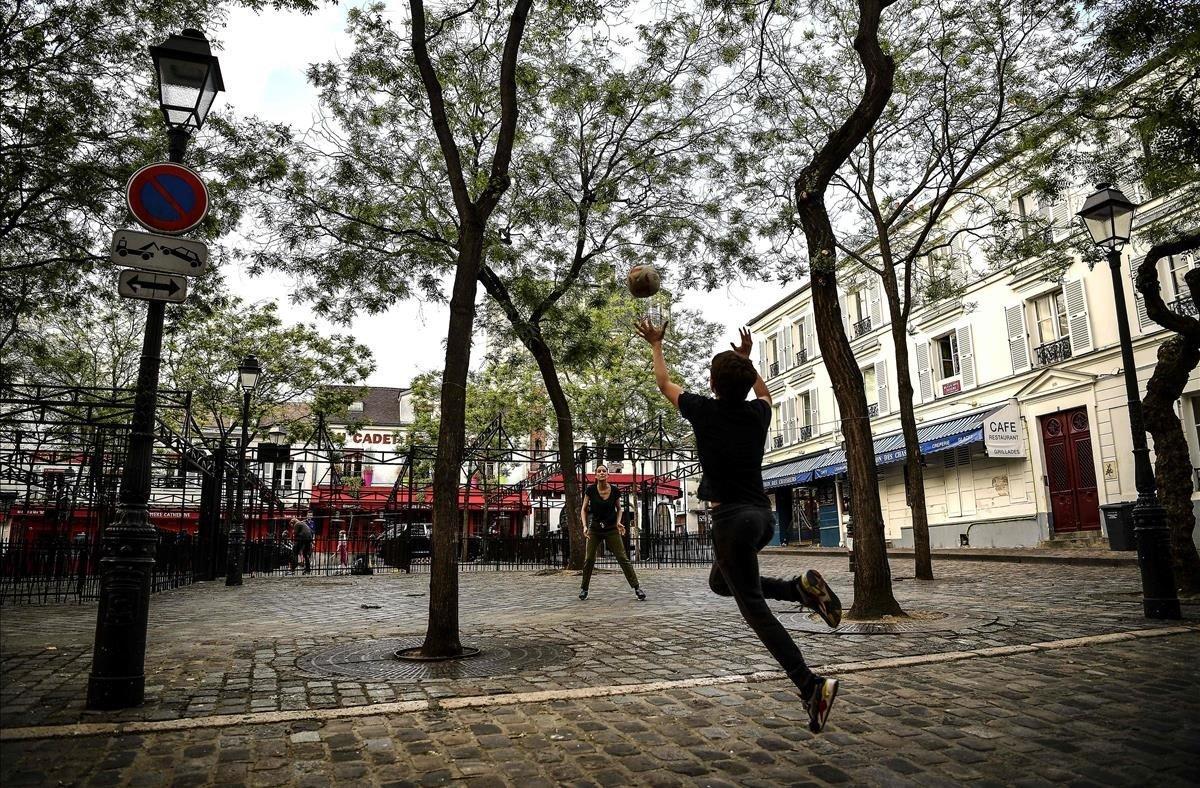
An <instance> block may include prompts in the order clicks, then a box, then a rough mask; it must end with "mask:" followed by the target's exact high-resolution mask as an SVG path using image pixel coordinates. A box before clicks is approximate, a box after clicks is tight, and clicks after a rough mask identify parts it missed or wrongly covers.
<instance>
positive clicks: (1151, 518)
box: [1079, 183, 1180, 619]
mask: <svg viewBox="0 0 1200 788" xmlns="http://www.w3.org/2000/svg"><path fill="white" fill-rule="evenodd" d="M1134 208H1135V206H1134V204H1133V203H1132V202H1130V201H1129V198H1127V197H1126V196H1125V195H1124V194H1122V193H1121V190H1120V189H1116V188H1113V187H1111V186H1109V185H1108V184H1107V183H1102V184H1100V185H1099V186H1098V187H1097V191H1096V193H1095V194H1093V195H1091V196H1090V197H1088V198H1087V201H1086V202H1084V204H1083V209H1082V210H1080V211H1079V217H1080V218H1081V219H1082V220H1083V224H1084V226H1085V227H1086V228H1087V231H1088V233H1089V234H1090V235H1091V237H1092V241H1093V242H1095V244H1096V245H1097V246H1098V247H1100V248H1101V249H1104V250H1105V251H1106V253H1107V256H1108V269H1109V272H1110V273H1111V274H1112V285H1113V298H1114V300H1115V301H1116V311H1117V330H1118V332H1120V336H1121V366H1122V367H1124V369H1125V397H1126V400H1127V401H1128V407H1129V429H1130V431H1131V432H1132V433H1133V462H1134V477H1135V479H1136V484H1137V491H1138V497H1137V503H1136V504H1135V505H1134V507H1133V523H1134V533H1135V534H1136V535H1137V552H1138V568H1139V569H1140V570H1141V573H1142V610H1143V612H1144V613H1145V616H1146V618H1172V619H1175V618H1179V617H1180V610H1179V597H1178V596H1177V594H1176V591H1175V573H1174V570H1173V569H1172V566H1171V540H1170V536H1171V535H1170V531H1169V530H1168V528H1167V512H1166V510H1165V509H1163V507H1162V506H1161V505H1160V504H1159V502H1158V493H1157V490H1156V489H1155V483H1154V469H1153V467H1151V465H1150V449H1149V448H1147V446H1146V427H1145V424H1144V422H1143V421H1142V399H1141V396H1140V395H1139V393H1138V378H1137V367H1136V366H1135V365H1134V360H1133V341H1132V340H1131V339H1130V335H1129V316H1128V314H1126V311H1125V288H1124V282H1123V277H1122V276H1121V248H1122V247H1123V246H1124V245H1125V244H1126V243H1128V242H1129V236H1130V234H1131V231H1132V229H1133V211H1134Z"/></svg>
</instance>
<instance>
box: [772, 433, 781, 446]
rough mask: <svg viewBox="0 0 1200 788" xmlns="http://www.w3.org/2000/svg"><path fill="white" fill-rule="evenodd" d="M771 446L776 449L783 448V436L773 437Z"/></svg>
mask: <svg viewBox="0 0 1200 788" xmlns="http://www.w3.org/2000/svg"><path fill="white" fill-rule="evenodd" d="M771 446H772V447H773V448H776V449H779V448H782V447H783V436H782V435H776V436H775V437H774V438H772V439H771Z"/></svg>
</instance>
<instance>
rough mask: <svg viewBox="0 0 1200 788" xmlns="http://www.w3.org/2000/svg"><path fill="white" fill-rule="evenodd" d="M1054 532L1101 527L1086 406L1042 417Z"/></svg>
mask: <svg viewBox="0 0 1200 788" xmlns="http://www.w3.org/2000/svg"><path fill="white" fill-rule="evenodd" d="M1041 422H1042V445H1043V446H1044V447H1045V449H1046V479H1047V482H1048V483H1049V486H1050V511H1051V513H1052V514H1053V515H1054V531H1055V533H1074V532H1077V531H1098V530H1100V498H1099V495H1098V494H1097V492H1096V464H1095V463H1094V462H1093V461H1092V432H1091V426H1090V425H1089V424H1088V415H1087V408H1076V409H1075V410H1068V411H1063V412H1061V413H1054V414H1051V415H1049V416H1042V417H1041Z"/></svg>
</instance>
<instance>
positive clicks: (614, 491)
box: [584, 483, 621, 531]
mask: <svg viewBox="0 0 1200 788" xmlns="http://www.w3.org/2000/svg"><path fill="white" fill-rule="evenodd" d="M584 495H586V496H587V499H588V517H589V519H590V520H591V521H592V527H593V528H595V529H597V530H599V531H607V530H609V529H611V528H616V527H617V501H619V500H621V498H620V495H621V491H620V489H618V488H617V485H615V484H610V485H608V498H607V499H605V498H603V497H602V496H601V495H600V490H598V489H597V488H596V485H595V484H594V483H593V484H589V485H588V486H587V489H586V490H584Z"/></svg>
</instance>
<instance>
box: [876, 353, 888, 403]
mask: <svg viewBox="0 0 1200 788" xmlns="http://www.w3.org/2000/svg"><path fill="white" fill-rule="evenodd" d="M875 384H876V386H877V387H878V389H879V415H880V416H882V415H884V414H886V413H887V412H888V411H889V410H890V409H889V408H888V376H887V361H886V360H880V361H876V362H875Z"/></svg>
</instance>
